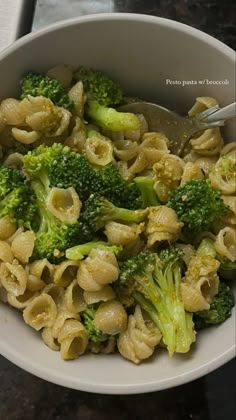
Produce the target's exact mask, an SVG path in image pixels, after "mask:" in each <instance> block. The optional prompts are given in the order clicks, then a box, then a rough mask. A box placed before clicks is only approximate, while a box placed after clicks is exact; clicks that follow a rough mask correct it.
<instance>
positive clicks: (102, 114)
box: [74, 66, 140, 131]
mask: <svg viewBox="0 0 236 420" xmlns="http://www.w3.org/2000/svg"><path fill="white" fill-rule="evenodd" d="M74 79H75V80H76V81H82V82H83V86H84V90H85V93H86V95H87V98H88V99H87V107H86V109H85V111H86V113H87V115H88V116H89V117H90V118H91V119H92V120H93V121H94V122H95V123H96V124H97V125H98V126H99V127H102V128H103V129H106V130H111V131H126V130H137V129H139V127H140V122H139V119H138V118H137V117H136V115H134V114H132V113H129V112H118V111H116V110H115V109H114V108H112V106H114V105H118V104H119V103H120V102H121V100H122V98H123V90H122V89H121V87H120V86H119V85H118V83H116V82H114V81H113V80H111V79H110V78H109V77H108V76H106V75H105V74H103V73H101V72H100V71H97V70H93V69H88V68H85V67H82V66H81V67H79V68H78V69H77V70H76V71H75V73H74Z"/></svg>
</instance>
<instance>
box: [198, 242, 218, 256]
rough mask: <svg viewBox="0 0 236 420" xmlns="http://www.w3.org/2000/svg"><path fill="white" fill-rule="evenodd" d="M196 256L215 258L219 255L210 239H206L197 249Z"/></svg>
mask: <svg viewBox="0 0 236 420" xmlns="http://www.w3.org/2000/svg"><path fill="white" fill-rule="evenodd" d="M196 255H199V256H204V255H210V256H211V257H213V258H215V257H216V255H217V252H216V249H215V246H214V242H213V240H212V239H210V238H204V239H203V240H202V241H201V242H200V245H199V247H198V249H197V252H196Z"/></svg>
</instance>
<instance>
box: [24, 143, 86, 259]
mask: <svg viewBox="0 0 236 420" xmlns="http://www.w3.org/2000/svg"><path fill="white" fill-rule="evenodd" d="M63 153H64V146H63V145H61V144H55V145H53V146H52V147H47V146H43V145H42V146H39V147H38V148H37V149H35V150H33V151H32V152H29V153H28V154H27V155H25V156H24V170H25V171H26V172H27V174H28V175H29V177H30V178H31V185H32V189H33V191H34V193H35V196H36V201H37V206H38V218H39V227H38V230H37V232H36V240H35V247H34V253H33V257H32V258H33V259H42V258H47V259H48V260H49V261H51V262H58V261H59V259H60V258H61V257H62V256H63V255H64V252H65V251H66V249H67V248H70V247H72V246H73V245H75V244H76V243H81V242H87V241H89V240H91V239H92V233H91V231H90V228H89V227H87V225H86V224H81V223H80V222H74V223H64V222H61V221H60V220H59V219H57V218H56V217H55V216H54V215H53V214H52V213H51V212H50V211H49V210H48V209H47V204H46V201H47V197H48V194H49V192H50V181H49V171H50V167H51V165H52V163H53V162H54V160H56V159H57V158H58V157H59V156H60V155H61V154H63Z"/></svg>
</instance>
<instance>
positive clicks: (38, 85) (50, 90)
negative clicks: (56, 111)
mask: <svg viewBox="0 0 236 420" xmlns="http://www.w3.org/2000/svg"><path fill="white" fill-rule="evenodd" d="M21 90H22V92H21V99H24V98H27V97H28V96H45V97H46V98H48V99H50V100H51V101H52V102H53V103H54V104H55V105H57V106H60V107H63V108H66V109H68V110H69V111H73V109H74V103H73V102H72V101H71V99H70V98H69V96H68V95H67V94H66V93H65V91H64V88H63V86H62V84H61V83H60V82H59V81H58V80H56V79H51V78H50V77H47V76H45V75H43V74H37V73H34V72H29V73H27V74H26V75H25V76H24V77H23V78H22V80H21Z"/></svg>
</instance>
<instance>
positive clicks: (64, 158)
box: [49, 147, 102, 202]
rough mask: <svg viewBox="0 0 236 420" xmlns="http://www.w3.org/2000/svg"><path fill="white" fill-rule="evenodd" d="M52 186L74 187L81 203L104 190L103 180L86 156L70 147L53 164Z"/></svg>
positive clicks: (50, 176)
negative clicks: (95, 192) (94, 193)
mask: <svg viewBox="0 0 236 420" xmlns="http://www.w3.org/2000/svg"><path fill="white" fill-rule="evenodd" d="M49 179H50V185H51V186H52V187H58V188H69V187H74V188H75V190H76V192H77V193H78V195H79V197H80V199H81V201H82V202H83V201H85V200H87V199H88V198H89V196H90V194H91V193H92V192H94V191H98V190H100V189H101V188H102V179H101V175H100V174H99V172H98V171H96V170H95V169H94V168H93V167H92V165H91V164H90V162H89V161H88V160H87V159H86V157H85V156H83V155H81V154H79V153H76V152H73V151H72V150H71V149H69V148H68V147H67V148H65V149H64V150H63V153H61V154H60V155H59V156H58V157H57V159H55V160H54V161H53V162H52V165H51V167H50V172H49Z"/></svg>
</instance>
